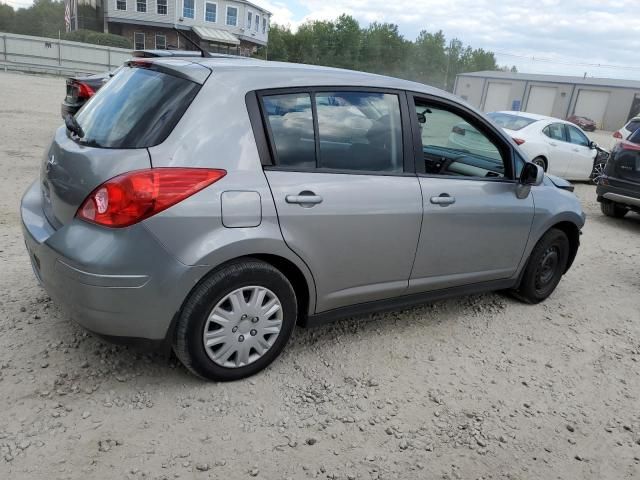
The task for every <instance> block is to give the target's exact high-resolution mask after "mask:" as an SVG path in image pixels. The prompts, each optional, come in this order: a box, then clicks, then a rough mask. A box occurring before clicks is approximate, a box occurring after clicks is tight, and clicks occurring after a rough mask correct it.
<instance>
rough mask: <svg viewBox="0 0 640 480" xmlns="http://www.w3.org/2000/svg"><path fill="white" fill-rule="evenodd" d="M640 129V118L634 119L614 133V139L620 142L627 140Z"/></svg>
mask: <svg viewBox="0 0 640 480" xmlns="http://www.w3.org/2000/svg"><path fill="white" fill-rule="evenodd" d="M638 128H640V117H633V118H631V119H630V120H629V121H628V122H627V123H625V125H624V127H622V128H621V129H620V130H617V131H615V132H613V137H614V138H617V139H618V140H626V139H627V138H629V135H631V134H632V133H633V132H635V131H636V130H638Z"/></svg>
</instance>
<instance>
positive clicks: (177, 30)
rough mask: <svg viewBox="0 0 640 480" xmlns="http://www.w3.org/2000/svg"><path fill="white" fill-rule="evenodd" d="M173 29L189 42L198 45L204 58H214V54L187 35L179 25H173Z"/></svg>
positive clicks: (197, 47)
mask: <svg viewBox="0 0 640 480" xmlns="http://www.w3.org/2000/svg"><path fill="white" fill-rule="evenodd" d="M173 29H174V30H175V31H176V33H177V34H178V35H180V36H181V37H182V38H184V39H185V40H186V41H187V42H189V43H190V44H191V45H193V46H194V47H196V49H197V50H200V53H201V54H202V56H203V57H204V58H212V57H213V55H211V54H210V53H209V52H207V51H206V50H205V49H204V48H202V47H201V46H200V45H198V44H197V43H196V42H194V41H193V40H191V39H190V38H189V37H187V36H186V35H185V34H184V33H183V32H181V31H180V30H179V29H178V27H173Z"/></svg>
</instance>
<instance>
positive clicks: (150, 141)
mask: <svg viewBox="0 0 640 480" xmlns="http://www.w3.org/2000/svg"><path fill="white" fill-rule="evenodd" d="M165 62H171V60H166V61H165ZM210 73H211V71H210V70H209V69H208V68H206V67H203V66H201V65H199V64H194V63H191V62H184V61H182V62H181V61H173V63H171V64H169V65H155V63H154V62H148V61H135V62H129V64H128V65H127V66H126V68H123V69H122V70H120V71H119V72H118V73H117V74H116V75H115V76H114V77H113V78H112V79H111V80H110V81H109V82H107V84H105V86H104V87H102V88H101V89H100V90H99V91H98V92H97V93H96V95H94V96H93V97H92V98H91V99H90V100H89V101H88V102H87V103H86V104H85V106H84V107H83V108H82V110H80V112H78V113H77V114H76V116H75V119H76V123H77V126H78V127H79V128H76V129H74V130H75V131H71V130H69V129H67V128H65V127H61V128H60V129H58V131H57V132H56V135H55V137H54V139H53V142H52V144H51V146H50V148H49V150H48V151H47V154H46V155H45V158H44V159H43V162H42V168H41V182H42V195H43V199H44V202H43V203H44V210H45V214H46V216H47V218H48V220H49V222H51V224H52V225H53V226H54V228H60V227H61V226H63V225H64V224H66V223H68V222H70V221H71V220H73V218H74V216H75V214H76V212H77V210H78V208H79V207H80V205H81V204H82V202H83V201H84V200H85V199H86V198H87V196H88V195H89V194H90V193H91V192H92V191H93V190H94V189H95V188H96V187H98V186H99V185H101V184H102V183H104V182H105V181H107V180H109V179H110V178H113V177H115V176H117V175H120V174H122V173H125V172H129V171H132V170H140V169H145V168H150V167H152V165H151V160H150V157H149V152H148V150H147V148H149V147H152V146H155V145H158V144H160V143H162V142H163V141H164V140H165V138H166V137H167V136H168V135H169V133H171V131H172V130H173V128H174V127H175V125H176V124H177V123H178V121H179V120H180V118H181V117H182V115H183V114H184V112H185V111H186V110H187V108H188V107H189V105H190V104H191V102H192V100H193V99H194V98H195V96H196V95H197V93H198V91H199V90H200V87H201V85H202V83H204V81H206V78H207V77H208V76H209V74H210Z"/></svg>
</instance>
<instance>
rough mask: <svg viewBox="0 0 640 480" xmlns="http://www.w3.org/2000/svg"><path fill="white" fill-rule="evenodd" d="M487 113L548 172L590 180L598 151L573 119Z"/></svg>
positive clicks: (510, 113)
mask: <svg viewBox="0 0 640 480" xmlns="http://www.w3.org/2000/svg"><path fill="white" fill-rule="evenodd" d="M487 116H488V117H489V118H491V120H493V121H494V123H496V124H497V125H498V126H500V127H502V129H503V130H504V131H505V132H506V133H507V134H508V135H509V136H511V138H513V140H514V141H515V142H516V143H517V144H518V145H519V146H520V150H522V151H523V152H524V153H525V154H526V155H527V156H528V157H529V160H531V161H532V162H533V163H535V164H537V165H540V166H541V167H542V168H544V171H545V172H548V173H551V174H552V175H557V176H558V177H562V178H565V179H567V180H589V177H590V175H591V172H592V171H593V166H594V165H593V163H594V160H595V158H596V155H597V153H598V151H597V149H596V144H595V143H593V142H592V141H591V140H589V138H588V137H587V135H586V134H585V133H584V132H583V131H582V130H581V129H580V128H578V127H577V126H575V125H574V124H573V123H569V122H565V121H564V120H560V119H558V118H552V117H545V116H543V115H536V114H534V113H525V112H491V113H488V114H487Z"/></svg>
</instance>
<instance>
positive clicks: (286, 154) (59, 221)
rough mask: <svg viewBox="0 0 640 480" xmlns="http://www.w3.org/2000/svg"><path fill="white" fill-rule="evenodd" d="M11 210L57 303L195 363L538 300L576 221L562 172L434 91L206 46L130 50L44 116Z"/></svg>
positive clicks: (551, 282)
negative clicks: (509, 298)
mask: <svg viewBox="0 0 640 480" xmlns="http://www.w3.org/2000/svg"><path fill="white" fill-rule="evenodd" d="M453 134H455V135H453ZM460 136H465V137H467V141H465V142H464V143H465V147H464V148H461V147H460V145H459V142H452V141H451V138H458V139H459V138H460ZM21 214H22V222H23V227H24V237H25V240H26V244H27V249H28V251H29V255H30V258H31V261H32V264H33V269H34V271H35V274H36V276H37V277H38V279H39V281H40V282H41V283H42V285H43V286H44V288H45V289H46V290H47V292H49V294H50V295H51V297H52V298H53V299H54V301H55V302H57V303H58V304H59V305H61V306H62V307H64V308H65V309H66V310H67V311H68V312H69V314H70V315H71V317H72V318H74V319H75V320H76V321H77V322H78V323H80V324H81V325H83V326H84V327H85V328H87V329H88V330H91V331H93V332H95V333H97V334H99V335H101V336H105V337H107V338H110V339H112V340H114V341H118V340H120V341H123V340H127V339H136V340H138V341H147V342H151V343H154V344H155V343H158V344H164V345H167V344H168V345H171V346H172V347H173V349H174V351H175V353H176V354H177V356H178V357H179V358H180V360H181V361H182V362H183V363H184V365H185V366H186V367H187V368H189V369H190V370H191V371H192V372H194V373H195V374H197V375H200V376H202V377H206V378H209V379H215V380H233V379H239V378H242V377H246V376H247V375H251V374H253V373H255V372H258V371H259V370H261V369H263V368H265V367H266V366H267V365H269V363H270V362H272V361H273V360H274V359H275V358H276V357H277V356H278V354H279V353H280V352H281V351H282V349H283V348H284V346H285V344H286V343H287V340H288V339H289V337H290V335H291V332H292V330H293V328H294V326H295V325H315V324H320V323H323V322H327V321H331V320H334V319H336V318H340V317H350V316H354V315H360V314H366V313H370V312H374V311H379V310H383V309H400V308H405V307H408V306H411V305H414V304H418V303H421V302H427V301H433V300H435V299H441V298H444V297H450V296H454V295H462V294H470V293H477V292H483V291H490V290H511V291H513V292H514V293H515V294H516V295H517V296H518V297H519V298H521V299H523V300H525V301H527V302H530V303H536V302H539V301H542V300H544V299H545V298H546V297H547V296H549V295H550V294H551V293H552V292H553V290H554V289H555V288H556V286H557V285H558V282H559V281H560V278H561V277H562V275H563V274H564V273H565V272H566V271H567V269H568V268H569V267H570V265H571V263H572V262H573V259H574V257H575V256H576V252H577V250H578V246H579V235H580V229H581V227H582V226H583V224H584V221H585V216H584V214H583V213H582V209H581V207H580V204H579V202H578V200H577V198H576V197H575V196H574V195H573V193H572V187H571V185H570V184H568V183H567V182H565V181H563V180H561V179H559V178H555V177H552V176H545V175H543V173H542V170H541V169H539V168H538V167H537V166H535V165H533V164H532V163H528V162H527V161H525V160H524V159H523V157H522V155H521V153H520V152H519V151H518V148H517V146H516V145H515V144H514V143H513V142H512V140H511V139H510V138H508V137H507V136H505V134H504V133H503V132H502V131H501V130H500V128H498V127H497V126H495V125H494V124H492V123H491V122H490V121H489V120H487V118H486V117H484V116H483V115H481V114H479V113H478V112H477V111H475V110H474V109H473V108H471V107H469V106H468V105H466V104H464V103H462V102H461V101H460V100H459V99H457V98H456V97H454V96H452V95H450V94H448V93H446V92H443V91H440V90H437V89H434V88H430V87H427V86H425V85H421V84H418V83H412V82H407V81H402V80H398V79H394V78H388V77H383V76H378V75H371V74H366V73H359V72H352V71H347V70H337V69H329V68H318V67H312V66H308V65H295V64H282V63H272V62H263V61H258V60H246V59H242V60H237V59H221V58H216V59H214V58H199V59H198V58H193V59H188V60H186V59H170V58H168V59H162V58H159V59H135V60H132V61H130V62H129V63H128V64H127V65H126V66H125V68H123V69H121V70H120V72H119V73H118V74H117V75H116V76H115V77H114V78H113V79H112V80H111V81H109V83H107V84H106V85H105V86H104V87H103V88H102V89H100V91H99V92H98V93H97V94H96V95H95V96H94V97H93V98H92V99H91V100H90V101H89V102H88V103H87V104H86V105H85V106H84V107H83V109H82V110H80V112H79V113H78V114H77V115H76V117H75V119H73V118H67V122H66V127H65V126H63V127H60V128H59V129H58V130H57V131H56V133H55V136H54V138H53V141H52V143H51V146H50V147H49V149H48V150H47V152H46V155H45V157H44V159H43V162H42V170H41V174H40V179H39V180H38V181H36V182H35V183H34V184H33V185H31V187H30V188H29V189H28V190H27V192H26V193H25V195H24V197H23V199H22V205H21Z"/></svg>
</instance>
